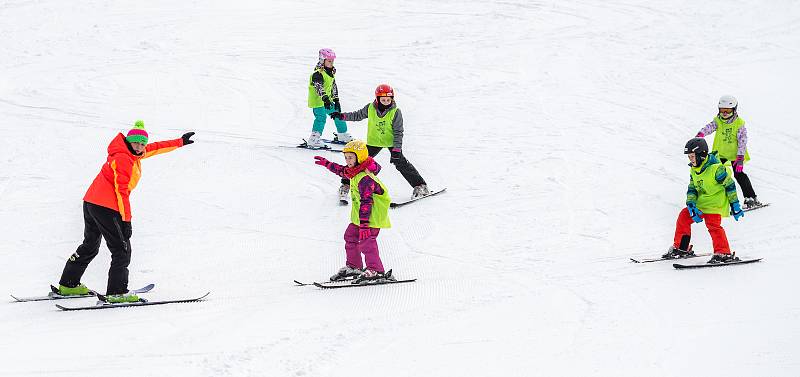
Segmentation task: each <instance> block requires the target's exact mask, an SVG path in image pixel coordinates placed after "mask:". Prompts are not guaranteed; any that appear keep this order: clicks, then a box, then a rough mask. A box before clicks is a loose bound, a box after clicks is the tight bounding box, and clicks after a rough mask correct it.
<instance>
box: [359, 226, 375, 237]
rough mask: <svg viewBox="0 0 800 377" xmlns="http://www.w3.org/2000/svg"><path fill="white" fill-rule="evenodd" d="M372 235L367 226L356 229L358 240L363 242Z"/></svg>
mask: <svg viewBox="0 0 800 377" xmlns="http://www.w3.org/2000/svg"><path fill="white" fill-rule="evenodd" d="M371 235H372V231H371V230H370V229H369V226H367V224H361V225H359V227H358V240H359V241H363V240H365V239H367V238H369V237H370V236H371Z"/></svg>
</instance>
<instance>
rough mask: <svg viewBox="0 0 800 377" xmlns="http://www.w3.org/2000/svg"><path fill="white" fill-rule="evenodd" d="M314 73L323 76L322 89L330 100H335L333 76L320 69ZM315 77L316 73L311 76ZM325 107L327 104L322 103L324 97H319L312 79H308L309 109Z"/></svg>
mask: <svg viewBox="0 0 800 377" xmlns="http://www.w3.org/2000/svg"><path fill="white" fill-rule="evenodd" d="M314 72H319V73H321V74H322V89H323V91H324V92H325V94H327V95H328V98H330V99H331V100H333V76H331V75H328V72H326V71H325V70H324V69H323V68H319V69H316V70H314ZM311 76H314V73H312V74H311ZM322 106H325V103H324V102H322V97H320V96H319V95H317V89H315V88H314V83H313V82H312V81H311V77H309V78H308V107H310V108H312V109H313V108H316V107H322Z"/></svg>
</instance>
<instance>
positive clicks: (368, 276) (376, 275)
mask: <svg viewBox="0 0 800 377" xmlns="http://www.w3.org/2000/svg"><path fill="white" fill-rule="evenodd" d="M387 280H392V281H394V280H397V279H395V278H394V276H392V270H389V271H387V272H378V271H375V270H370V269H367V270H366V271H364V273H363V274H361V276H359V277H358V278H356V280H353V284H370V283H378V282H382V281H387Z"/></svg>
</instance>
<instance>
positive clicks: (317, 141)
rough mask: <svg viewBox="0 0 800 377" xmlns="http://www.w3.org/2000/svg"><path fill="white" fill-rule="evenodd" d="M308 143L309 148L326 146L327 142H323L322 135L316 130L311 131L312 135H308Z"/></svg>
mask: <svg viewBox="0 0 800 377" xmlns="http://www.w3.org/2000/svg"><path fill="white" fill-rule="evenodd" d="M306 144H307V145H308V148H309V149H322V148H325V143H323V142H322V135H320V133H319V132H316V131H313V132H311V136H309V137H308V141H307V142H306Z"/></svg>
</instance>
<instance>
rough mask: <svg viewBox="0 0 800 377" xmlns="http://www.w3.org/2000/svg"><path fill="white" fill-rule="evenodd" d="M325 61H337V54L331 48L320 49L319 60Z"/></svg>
mask: <svg viewBox="0 0 800 377" xmlns="http://www.w3.org/2000/svg"><path fill="white" fill-rule="evenodd" d="M325 59H328V60H334V59H336V53H335V52H333V50H331V49H329V48H323V49H320V50H319V60H320V61H322V60H325Z"/></svg>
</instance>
